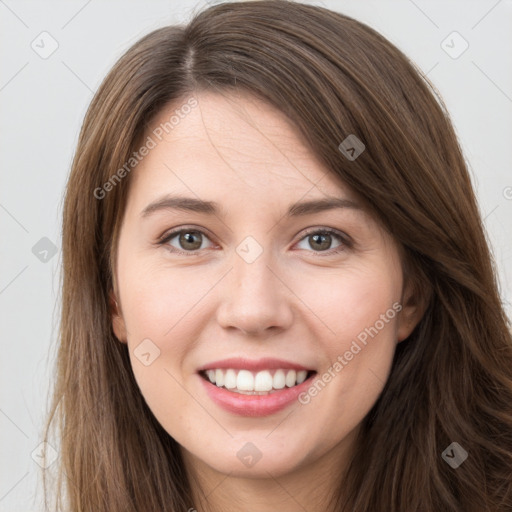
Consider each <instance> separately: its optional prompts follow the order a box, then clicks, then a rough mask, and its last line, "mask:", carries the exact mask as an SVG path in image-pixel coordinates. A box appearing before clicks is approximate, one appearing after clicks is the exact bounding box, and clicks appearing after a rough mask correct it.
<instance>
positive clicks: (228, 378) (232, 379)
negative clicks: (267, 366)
mask: <svg viewBox="0 0 512 512" xmlns="http://www.w3.org/2000/svg"><path fill="white" fill-rule="evenodd" d="M272 374H273V375H272ZM307 374H308V372H307V371H306V370H300V371H298V372H296V371H295V370H263V371H259V372H251V371H249V370H233V369H231V368H230V369H229V370H224V369H220V368H217V369H215V370H213V369H211V370H207V371H206V375H207V376H208V379H209V380H210V382H211V383H212V384H216V385H217V386H219V387H222V386H224V387H225V388H227V389H236V390H239V391H271V390H272V389H283V388H284V387H285V386H287V387H289V388H291V387H292V386H295V385H296V384H301V383H302V382H304V381H305V380H306V377H307Z"/></svg>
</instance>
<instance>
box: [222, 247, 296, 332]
mask: <svg viewBox="0 0 512 512" xmlns="http://www.w3.org/2000/svg"><path fill="white" fill-rule="evenodd" d="M275 267H276V265H275V264H274V265H273V264H272V261H270V259H269V258H268V257H267V256H266V252H263V254H262V255H260V257H259V258H258V259H256V261H253V262H252V263H247V262H246V261H244V259H242V258H241V257H239V256H238V255H237V254H235V255H234V258H233V268H232V270H231V271H230V272H229V273H228V275H227V276H226V277H225V278H224V279H223V280H222V281H223V288H222V300H221V304H220V305H219V308H218V310H217V321H218V323H219V325H220V326H221V327H223V328H225V329H231V330H234V329H236V330H239V331H241V332H243V333H244V334H246V335H250V336H266V335H268V334H270V333H271V332H274V331H275V332H277V331H281V330H284V329H287V328H289V327H290V325H291V324H292V321H293V307H292V302H291V301H292V298H293V296H294V295H293V293H292V292H291V290H290V288H289V285H288V286H287V284H286V279H285V276H284V275H280V274H282V272H280V271H279V270H276V268H275Z"/></svg>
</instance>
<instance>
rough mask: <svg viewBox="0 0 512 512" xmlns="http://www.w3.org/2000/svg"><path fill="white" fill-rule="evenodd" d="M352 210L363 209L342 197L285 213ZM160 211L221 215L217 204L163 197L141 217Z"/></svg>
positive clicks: (293, 207) (294, 206)
mask: <svg viewBox="0 0 512 512" xmlns="http://www.w3.org/2000/svg"><path fill="white" fill-rule="evenodd" d="M343 208H352V209H355V210H363V207H362V206H361V205H360V204H358V203H356V202H354V201H351V200H350V199H345V198H342V197H329V198H326V199H316V200H311V201H304V202H300V203H294V204H292V205H291V206H290V207H289V208H288V211H287V213H286V216H287V217H299V216H302V215H310V214H314V213H319V212H323V211H326V210H333V209H343ZM162 210H183V211H188V212H195V213H204V214H206V215H216V216H218V215H222V212H223V210H222V208H221V206H220V205H219V203H216V202H214V201H204V200H202V199H196V198H193V197H182V196H169V195H167V196H164V197H162V198H160V199H157V200H156V201H154V202H152V203H150V204H149V205H148V206H146V207H145V208H144V210H142V212H141V214H140V215H141V217H142V218H145V217H148V216H150V215H151V214H154V213H156V212H158V211H162Z"/></svg>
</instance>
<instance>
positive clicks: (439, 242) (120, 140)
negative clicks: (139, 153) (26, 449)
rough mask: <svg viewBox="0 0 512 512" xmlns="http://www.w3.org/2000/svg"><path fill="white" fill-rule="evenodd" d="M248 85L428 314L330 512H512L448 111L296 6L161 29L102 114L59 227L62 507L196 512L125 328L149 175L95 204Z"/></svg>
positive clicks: (491, 294) (511, 361)
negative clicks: (400, 270)
mask: <svg viewBox="0 0 512 512" xmlns="http://www.w3.org/2000/svg"><path fill="white" fill-rule="evenodd" d="M237 89H238V90H243V91H247V92H250V93H252V94H254V95H256V96H257V97H259V98H262V99H264V100H265V101H267V102H268V103H269V104H271V105H273V106H274V107H276V108H277V109H279V110H280V111H282V112H283V113H285V114H286V115H287V116H288V118H289V119H290V122H291V123H293V125H295V126H296V127H297V128H298V130H299V131H300V133H301V134H302V136H303V138H304V141H305V143H306V144H307V145H308V147H309V148H310V149H311V151H312V152H313V153H314V154H315V155H317V156H318V158H319V159H320V161H321V162H322V163H323V164H324V165H325V166H326V167H327V168H328V169H329V170H330V171H331V172H332V173H335V174H336V175H337V176H339V178H341V179H342V180H343V181H344V183H346V184H347V185H348V186H350V187H352V189H353V190H354V191H356V192H358V193H359V194H360V196H361V197H363V198H365V200H366V202H367V206H368V209H369V210H370V211H371V212H372V213H373V214H374V216H375V218H376V219H378V220H379V221H380V222H382V224H383V225H384V226H385V228H386V229H387V230H388V231H389V232H390V233H391V234H392V236H393V237H394V239H395V240H396V242H397V244H398V245H399V247H400V248H401V251H402V254H403V266H404V273H405V277H406V278H407V279H410V280H411V282H413V283H414V285H415V289H416V291H417V294H418V295H419V296H421V298H422V300H424V301H425V302H426V304H427V306H426V312H425V314H424V316H423V317H422V319H421V321H420V322H419V324H418V325H417V327H416V328H415V330H414V331H413V332H412V334H411V335H410V336H409V338H408V339H407V340H405V341H404V342H402V343H399V344H398V346H397V350H396V354H395V358H394V361H393V366H392V370H391V374H390V377H389V380H388V382H387V383H386V385H385V388H384V390H383V392H382V394H381V396H380V397H379V399H378V400H377V402H376V403H375V405H374V407H373V408H372V410H371V411H370V412H369V414H368V415H367V417H366V418H365V419H364V422H363V428H362V429H361V436H360V438H359V439H358V442H357V450H356V452H355V457H354V458H353V460H352V461H351V464H350V466H349V469H348V472H347V475H346V478H345V479H344V480H343V481H340V487H339V489H338V490H337V492H336V493H335V494H334V495H333V497H332V509H333V510H336V511H340V512H341V511H343V512H348V511H354V512H390V511H392V512H414V511H424V512H442V511H453V512H455V511H464V512H473V511H478V512H490V511H493V512H494V511H505V510H512V482H511V477H512V340H511V334H510V331H509V324H508V320H507V318H506V316H505V313H504V309H503V307H502V303H501V301H500V296H499V293H498V285H497V280H496V269H495V268H494V264H493V260H492V257H491V255H490V251H489V248H488V242H487V240H486V235H485V231H484V228H483V224H482V220H481V217H480V213H479V210H478V206H477V201H476V198H475V195H474V192H473V189H472V185H471V181H470V178H469V175H468V170H467V167H466V164H465V161H464V158H463V155H462V152H461V149H460V147H459V144H458V141H457V138H456V135H455V133H454V130H453V127H452V125H451V122H450V118H449V115H448V113H447V111H446V107H445V106H444V103H443V101H442V99H441V98H440V97H439V95H438V94H437V93H436V91H435V89H434V88H433V86H432V85H431V84H430V83H429V81H428V80H427V79H426V78H425V76H423V75H422V73H421V72H420V71H419V70H418V69H417V68H416V67H415V66H414V65H413V64H412V63H411V62H410V61H409V60H408V59H407V57H406V56H405V55H404V54H403V53H402V52H400V51H399V50H398V49H397V48H395V47H394V46H393V45H392V44H390V43H389V42H388V41H387V40H386V39H385V38H384V37H382V36H381V35H380V34H378V33H377V32H376V31H374V30H373V29H371V28H369V27H368V26H366V25H365V24H363V23H361V22H358V21H356V20H354V19H351V18H350V17H347V16H344V15H342V14H339V13H336V12H332V11H330V10H327V9H324V8H321V7H317V6H311V5H304V4H300V3H294V2H290V1H287V0H264V1H251V2H237V3H227V4H220V5H216V6H213V7H210V8H208V9H206V10H203V11H202V12H199V13H198V14H196V15H195V17H194V18H193V19H192V20H191V21H190V23H189V24H187V25H186V26H169V27H164V28H161V29H158V30H155V31H153V32H152V33H150V34H149V35H147V36H145V37H144V38H142V39H141V40H140V41H138V42H137V43H136V44H135V45H133V46H132V47H131V48H130V49H129V50H128V51H127V52H126V53H125V54H124V55H123V56H122V58H121V59H120V60H119V61H118V62H117V64H116V65H115V66H114V67H113V69H112V70H111V71H110V73H109V74H108V76H107V77H106V78H105V80H104V82H103V83H102V85H101V86H100V88H99V90H98V91H97V93H96V95H95V96H94V99H93V100H92V103H91V105H90V107H89V110H88V112H87V115H86V117H85V121H84V123H83V126H82V130H81V134H80V138H79V141H78V147H77V149H76V154H75V158H74V161H73V166H72V170H71V174H70V177H69V181H68V183H67V190H66V197H65V205H64V214H63V242H62V253H63V273H62V276H63V283H62V319H61V328H60V340H59V341H60V344H59V352H58V361H57V375H56V383H55V390H54V397H53V404H52V406H51V409H50V413H49V418H48V424H47V426H46V436H47V439H48V440H49V437H48V435H49V433H50V432H51V431H52V429H51V427H52V425H54V424H55V423H56V424H57V426H58V432H59V436H60V437H59V439H60V454H61V458H60V459H61V460H60V462H59V463H58V464H56V466H55V467H58V479H57V482H56V483H55V487H56V488H57V489H58V495H57V498H56V506H57V507H63V508H64V510H69V511H72V512H78V511H87V512H90V511H93V510H95V511H96V510H101V511H107V510H108V511H109V512H116V511H123V512H129V511H137V512H141V511H145V510H148V511H178V510H180V511H182V510H183V511H185V510H188V509H189V508H191V506H192V505H193V502H192V498H191V491H190V485H189V481H188V479H187V474H186V472H185V468H184V466H183V461H182V459H181V457H180V451H179V446H178V445H177V443H176V441H174V439H173V438H172V437H171V436H169V435H168V434H167V432H166V431H165V430H164V429H163V428H162V427H161V425H160V424H159V423H158V422H157V421H156V419H155V418H154V416H153V415H152V413H151V411H150V410H149V408H148V407H147V405H146V403H145V401H144V399H143V397H142V395H141V393H140V391H139V388H138V386H137V384H136V381H135V379H134V376H133V373H132V369H131V365H130V360H129V355H128V353H127V345H126V344H122V343H119V342H118V341H117V340H116V338H115V336H114V334H113V331H112V324H111V312H112V310H111V303H110V301H109V294H110V292H111V291H112V287H113V279H112V277H113V275H114V274H113V272H114V267H113V264H114V262H115V254H116V241H117V237H118V232H119V224H120V219H121V216H122V214H123V212H124V206H125V202H126V197H127V190H128V186H129V183H130V181H131V180H130V176H131V173H133V172H136V166H135V168H134V170H131V173H130V171H129V170H127V168H126V167H125V170H127V172H126V173H123V176H124V175H126V176H124V177H123V179H120V180H117V181H111V186H110V187H108V193H104V194H103V193H102V194H101V195H102V196H103V197H101V198H98V196H99V194H98V192H96V193H95V191H98V189H102V190H105V187H104V185H105V183H106V182H108V181H109V180H112V177H113V175H115V174H116V173H117V172H118V170H119V169H120V168H122V167H123V166H125V164H126V162H128V161H129V159H130V158H131V157H132V155H133V152H134V151H135V150H136V149H137V144H140V140H141V137H143V135H144V133H145V130H146V129H147V127H148V124H149V123H150V122H151V120H152V119H153V118H154V116H155V114H156V113H158V112H159V111H161V109H162V108H163V107H164V106H166V105H168V104H170V103H171V102H177V101H182V100H183V98H185V99H186V98H189V97H192V96H193V95H194V93H195V92H197V91H201V90H216V91H219V92H222V93H223V94H228V93H230V92H236V91H237ZM350 134H355V135H356V136H357V138H359V139H360V140H361V141H363V143H364V144H365V146H366V149H365V151H364V152H363V153H362V154H361V155H360V156H359V157H358V158H357V159H355V160H353V161H350V160H349V159H347V158H346V156H345V155H343V154H342V152H341V151H340V150H339V148H338V146H339V145H340V143H341V142H342V141H343V140H344V139H345V138H346V137H347V136H348V135H350ZM118 177H119V173H118ZM452 442H457V443H458V444H459V445H460V446H461V447H462V448H463V449H464V450H466V452H467V453H468V457H467V459H466V460H465V461H464V462H463V463H462V464H461V465H460V466H459V467H458V468H456V469H454V468H453V467H452V466H450V465H449V464H447V462H446V461H445V460H444V459H443V457H442V453H443V451H444V450H445V449H446V448H447V447H448V446H449V445H450V444H451V443H452ZM340 475H341V472H340ZM340 480H341V476H340ZM46 483H47V482H46ZM45 487H46V485H45Z"/></svg>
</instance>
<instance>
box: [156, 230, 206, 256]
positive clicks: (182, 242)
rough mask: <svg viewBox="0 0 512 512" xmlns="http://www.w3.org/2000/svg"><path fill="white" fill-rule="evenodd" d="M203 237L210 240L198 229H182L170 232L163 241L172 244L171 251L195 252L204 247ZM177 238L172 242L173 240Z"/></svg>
mask: <svg viewBox="0 0 512 512" xmlns="http://www.w3.org/2000/svg"><path fill="white" fill-rule="evenodd" d="M203 239H206V240H208V238H207V237H206V235H205V234H204V233H203V232H201V231H198V230H196V229H181V230H179V231H174V232H173V233H169V235H168V236H166V237H165V238H164V239H163V240H162V241H161V243H162V244H165V245H167V246H170V249H171V251H173V252H174V251H175V252H178V253H180V252H181V253H187V252H194V251H199V250H201V249H204V247H202V245H203ZM173 240H176V241H174V242H172V243H171V241H173Z"/></svg>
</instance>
